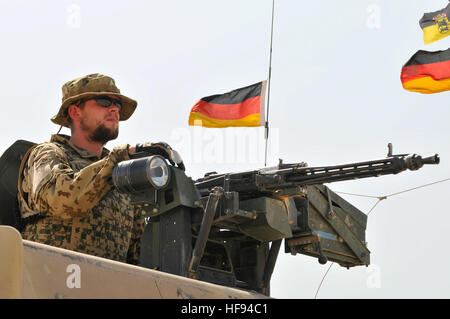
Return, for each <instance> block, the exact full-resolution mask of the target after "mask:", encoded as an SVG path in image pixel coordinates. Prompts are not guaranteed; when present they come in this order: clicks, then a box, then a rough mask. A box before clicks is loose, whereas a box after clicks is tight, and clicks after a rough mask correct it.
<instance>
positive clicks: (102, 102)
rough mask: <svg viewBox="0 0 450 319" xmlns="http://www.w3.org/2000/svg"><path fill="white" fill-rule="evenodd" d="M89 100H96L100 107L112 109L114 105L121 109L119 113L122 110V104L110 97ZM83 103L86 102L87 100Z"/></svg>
mask: <svg viewBox="0 0 450 319" xmlns="http://www.w3.org/2000/svg"><path fill="white" fill-rule="evenodd" d="M89 100H94V101H95V102H96V103H97V104H98V105H100V106H103V107H110V106H111V105H113V104H114V105H115V106H117V107H118V108H119V112H120V111H121V110H122V103H121V102H120V101H119V100H116V99H112V98H110V97H109V96H97V97H93V98H90V99H89ZM82 102H86V100H84V101H82Z"/></svg>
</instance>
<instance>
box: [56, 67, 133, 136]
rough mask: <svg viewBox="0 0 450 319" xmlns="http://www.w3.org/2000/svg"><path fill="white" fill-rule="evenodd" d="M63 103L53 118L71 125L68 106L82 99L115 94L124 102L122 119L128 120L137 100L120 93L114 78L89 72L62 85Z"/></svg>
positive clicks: (60, 123)
mask: <svg viewBox="0 0 450 319" xmlns="http://www.w3.org/2000/svg"><path fill="white" fill-rule="evenodd" d="M62 92H63V98H62V105H61V107H60V108H59V112H58V114H56V115H55V116H53V117H52V118H51V121H52V122H53V123H55V124H58V125H62V126H65V127H69V124H70V122H69V118H68V117H69V115H68V114H67V108H68V107H69V105H71V104H74V103H76V102H77V101H79V100H81V99H89V98H92V97H95V96H99V95H115V96H117V98H118V99H119V100H120V101H121V102H122V110H121V111H120V120H121V121H126V120H128V118H129V117H130V116H131V115H132V114H133V113H134V110H135V109H136V106H137V102H136V101H135V100H133V99H130V98H129V97H126V96H125V95H122V94H120V90H119V89H118V88H117V86H116V83H115V82H114V79H113V78H111V77H109V76H106V75H103V74H100V73H94V74H89V75H86V76H83V77H80V78H77V79H75V80H72V81H69V82H67V83H65V84H64V85H63V87H62Z"/></svg>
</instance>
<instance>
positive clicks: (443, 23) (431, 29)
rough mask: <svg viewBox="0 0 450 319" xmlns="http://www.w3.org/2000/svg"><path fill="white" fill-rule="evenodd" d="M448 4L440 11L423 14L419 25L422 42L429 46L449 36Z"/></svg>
mask: <svg viewBox="0 0 450 319" xmlns="http://www.w3.org/2000/svg"><path fill="white" fill-rule="evenodd" d="M449 18H450V4H449V5H447V7H445V8H444V9H442V10H439V11H436V12H430V13H425V14H424V15H423V17H422V19H420V21H419V24H420V27H421V28H422V30H423V42H424V43H425V44H430V43H433V42H435V41H438V40H440V39H442V38H445V37H446V36H448V35H450V23H449V21H448V19H449Z"/></svg>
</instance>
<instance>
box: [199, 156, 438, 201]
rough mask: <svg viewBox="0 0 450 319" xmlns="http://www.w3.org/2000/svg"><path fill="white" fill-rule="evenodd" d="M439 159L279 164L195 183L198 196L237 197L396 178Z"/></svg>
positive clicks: (213, 176)
mask: <svg viewBox="0 0 450 319" xmlns="http://www.w3.org/2000/svg"><path fill="white" fill-rule="evenodd" d="M439 161H440V159H439V155H438V154H435V155H432V156H428V157H424V158H422V157H421V156H420V155H417V154H402V155H393V156H390V157H387V158H383V159H379V160H371V161H365V162H358V163H350V164H341V165H334V166H322V167H305V165H299V163H297V164H282V165H280V166H279V168H278V169H276V168H270V169H267V168H266V169H259V170H254V171H246V172H240V173H231V174H221V175H219V174H217V175H212V176H207V177H204V178H201V179H199V180H197V181H196V186H197V188H198V189H199V191H200V193H201V194H202V196H205V195H207V194H208V193H209V191H210V190H211V189H212V188H213V187H215V186H223V185H225V176H227V180H228V184H227V185H228V187H225V188H226V191H238V192H241V193H245V192H254V191H269V192H271V191H274V190H277V189H281V188H288V187H295V186H307V185H314V184H323V183H332V182H338V181H346V180H352V179H360V178H367V177H377V176H382V175H390V174H398V173H400V172H403V171H405V170H407V169H409V170H418V169H420V168H421V167H422V166H423V165H425V164H439Z"/></svg>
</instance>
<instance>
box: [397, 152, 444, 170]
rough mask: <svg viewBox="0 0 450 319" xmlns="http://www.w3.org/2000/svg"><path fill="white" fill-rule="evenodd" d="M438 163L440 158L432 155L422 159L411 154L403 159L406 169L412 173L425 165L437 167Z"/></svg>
mask: <svg viewBox="0 0 450 319" xmlns="http://www.w3.org/2000/svg"><path fill="white" fill-rule="evenodd" d="M439 162H440V158H439V155H438V154H434V155H432V156H428V157H424V158H423V157H422V156H420V155H416V154H411V155H408V156H406V157H405V163H406V166H407V168H409V169H410V170H412V171H414V170H417V169H419V168H421V167H422V166H423V165H425V164H434V165H437V164H439Z"/></svg>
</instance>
